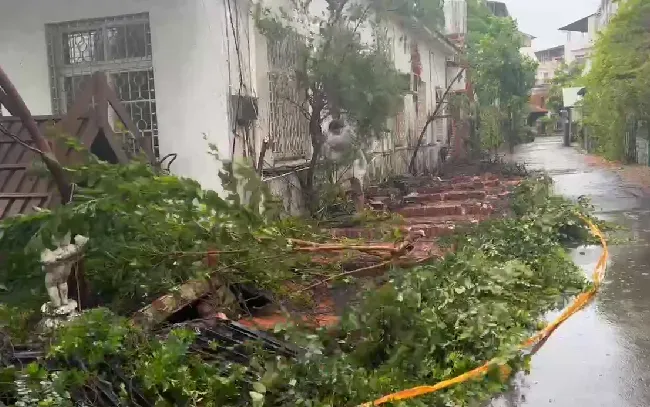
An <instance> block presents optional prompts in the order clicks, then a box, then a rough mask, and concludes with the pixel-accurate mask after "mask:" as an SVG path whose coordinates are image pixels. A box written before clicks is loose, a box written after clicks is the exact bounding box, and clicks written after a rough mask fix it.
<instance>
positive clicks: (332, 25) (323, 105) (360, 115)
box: [255, 0, 430, 214]
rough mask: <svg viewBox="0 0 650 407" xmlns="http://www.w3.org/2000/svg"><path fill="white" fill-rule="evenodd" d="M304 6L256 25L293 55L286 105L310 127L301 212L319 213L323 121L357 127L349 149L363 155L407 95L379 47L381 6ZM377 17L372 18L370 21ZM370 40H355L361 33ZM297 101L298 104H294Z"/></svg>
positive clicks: (267, 14) (263, 14)
mask: <svg viewBox="0 0 650 407" xmlns="http://www.w3.org/2000/svg"><path fill="white" fill-rule="evenodd" d="M314 7H315V6H314V4H313V3H312V2H311V1H307V0H294V1H292V10H291V11H290V12H287V11H285V10H282V9H280V10H274V9H262V8H261V7H258V9H257V10H256V13H255V18H256V21H257V25H258V27H259V29H260V30H261V31H262V33H264V34H265V35H266V37H267V38H268V41H271V42H276V43H283V42H285V43H287V44H291V45H287V47H292V48H295V49H297V50H298V52H297V56H296V58H295V61H292V66H290V67H289V68H290V69H291V71H290V72H289V73H288V74H287V78H285V79H286V80H287V82H288V84H289V86H290V87H292V88H294V91H293V92H289V94H287V95H286V99H289V102H290V103H292V104H293V105H297V106H300V107H301V108H303V109H302V110H303V114H304V115H305V116H306V117H307V119H308V120H309V123H310V124H309V134H310V136H311V143H312V147H313V148H312V157H311V160H310V168H309V169H308V170H307V171H304V172H303V173H301V174H300V175H301V177H302V182H301V188H302V190H303V195H304V198H305V202H306V206H307V208H308V209H309V210H310V212H311V213H312V214H313V213H314V212H316V211H317V210H318V209H319V206H320V205H319V202H318V200H319V199H318V198H319V197H318V191H319V190H320V186H319V185H318V183H319V180H320V179H321V178H323V177H321V176H320V175H319V174H317V171H320V167H319V166H318V165H317V164H319V163H320V162H321V160H322V156H323V143H324V142H325V138H324V135H323V131H322V125H323V120H324V118H325V117H326V116H328V115H331V116H333V117H341V116H343V117H345V118H346V119H347V120H348V121H349V122H350V124H352V125H354V127H355V128H356V131H355V136H356V138H357V139H356V140H355V141H354V144H355V147H356V149H361V148H366V147H367V146H368V145H369V144H370V142H371V141H372V140H373V139H374V138H381V137H383V136H384V135H385V133H386V122H387V120H388V118H389V117H392V116H394V115H395V114H396V113H397V111H398V109H399V108H400V104H401V103H403V98H402V96H403V95H404V94H405V92H406V91H407V90H408V87H409V86H408V82H406V80H405V76H404V75H402V74H400V73H399V72H398V71H397V70H396V69H395V67H394V64H393V62H392V60H391V57H390V51H389V50H388V49H387V47H386V45H387V43H386V41H385V39H386V30H385V29H383V28H381V26H380V24H379V21H378V20H379V19H380V18H381V16H382V13H381V12H379V13H375V12H374V11H375V10H376V8H377V7H379V9H380V11H385V9H382V8H381V7H382V5H381V4H380V5H379V6H378V5H376V4H374V3H372V2H371V3H368V4H358V3H356V2H350V1H347V0H329V1H327V8H326V9H325V10H322V11H321V10H315V9H314ZM398 8H400V9H401V10H402V11H404V12H412V11H413V12H417V13H425V14H427V15H428V14H429V13H430V12H429V11H427V10H429V6H426V7H425V6H424V5H420V4H419V3H418V2H405V1H399V4H398ZM375 17H376V18H375ZM363 30H367V31H368V32H372V33H373V38H371V39H368V38H362V34H361V33H362V31H363ZM296 95H298V97H296Z"/></svg>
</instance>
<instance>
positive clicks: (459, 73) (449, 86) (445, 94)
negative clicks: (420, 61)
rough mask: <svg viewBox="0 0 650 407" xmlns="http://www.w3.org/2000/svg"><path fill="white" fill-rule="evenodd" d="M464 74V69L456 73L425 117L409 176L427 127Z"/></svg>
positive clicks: (412, 172) (412, 170)
mask: <svg viewBox="0 0 650 407" xmlns="http://www.w3.org/2000/svg"><path fill="white" fill-rule="evenodd" d="M464 72H465V68H461V69H460V70H459V71H458V74H457V75H456V76H455V77H454V79H452V80H451V82H450V83H449V85H448V86H447V89H445V93H443V94H442V98H440V101H439V102H438V104H437V105H436V108H435V110H434V111H433V113H431V114H430V115H429V117H427V121H426V123H424V127H423V128H422V131H421V132H420V137H419V138H418V142H417V144H416V145H415V150H414V151H413V155H412V156H411V162H410V163H409V172H410V173H411V174H413V175H415V160H416V158H417V155H418V152H419V150H420V147H421V145H422V141H423V140H424V135H425V134H426V133H427V129H428V128H429V125H430V124H431V123H432V122H433V121H434V120H435V119H437V118H438V113H439V112H440V109H441V108H442V104H443V103H444V101H445V98H446V97H447V95H448V94H449V92H450V91H451V88H452V87H453V86H454V83H456V82H457V81H458V80H459V79H460V77H461V76H462V75H463V73H464Z"/></svg>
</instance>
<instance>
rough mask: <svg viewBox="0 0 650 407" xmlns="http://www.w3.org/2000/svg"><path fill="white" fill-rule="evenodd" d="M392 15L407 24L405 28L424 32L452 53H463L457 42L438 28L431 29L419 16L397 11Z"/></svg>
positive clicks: (404, 24) (399, 21) (401, 22)
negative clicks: (410, 15) (404, 14)
mask: <svg viewBox="0 0 650 407" xmlns="http://www.w3.org/2000/svg"><path fill="white" fill-rule="evenodd" d="M391 17H392V18H393V19H394V20H395V22H397V23H399V24H400V25H403V26H405V29H407V30H410V31H412V32H418V33H420V34H423V35H424V36H425V37H427V38H428V39H429V40H432V41H433V42H436V43H438V44H440V45H442V46H443V47H444V48H445V49H446V50H447V51H449V52H450V53H451V54H452V55H455V54H461V53H462V50H461V49H460V48H458V46H456V44H454V43H453V42H451V41H450V40H449V39H448V38H447V37H446V36H444V35H443V34H442V33H440V32H439V31H438V30H431V29H430V28H428V27H426V26H425V25H424V24H422V22H420V20H418V19H417V18H415V17H404V16H401V15H399V14H397V13H391Z"/></svg>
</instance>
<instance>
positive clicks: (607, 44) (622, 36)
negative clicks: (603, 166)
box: [584, 0, 650, 160]
mask: <svg viewBox="0 0 650 407" xmlns="http://www.w3.org/2000/svg"><path fill="white" fill-rule="evenodd" d="M649 19H650V4H649V3H648V2H647V1H644V0H629V1H625V2H621V3H620V6H619V10H618V12H617V14H616V15H615V16H614V17H613V18H612V20H611V21H610V23H609V24H608V25H607V27H606V28H605V29H604V30H603V32H602V33H601V35H600V37H599V38H598V40H597V42H596V45H595V49H594V53H593V57H592V68H591V70H590V72H589V73H588V75H587V77H586V86H587V95H586V96H585V100H584V113H585V117H584V122H585V124H587V125H588V126H589V133H590V136H591V137H592V138H593V139H594V140H595V142H596V143H595V144H596V145H597V152H598V153H600V154H602V155H603V156H605V157H606V158H608V159H612V160H625V159H626V158H627V157H626V151H625V133H626V130H627V126H628V124H629V123H636V121H639V120H640V121H648V120H649V117H648V112H650V93H649V92H650V63H649V62H648V61H649V60H650V58H649V57H650V32H649V29H648V21H649Z"/></svg>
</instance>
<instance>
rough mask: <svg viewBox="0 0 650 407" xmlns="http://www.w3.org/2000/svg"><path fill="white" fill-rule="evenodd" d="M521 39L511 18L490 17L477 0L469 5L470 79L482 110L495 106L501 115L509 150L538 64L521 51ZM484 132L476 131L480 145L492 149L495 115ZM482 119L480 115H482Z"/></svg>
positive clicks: (522, 118) (518, 132) (517, 134)
mask: <svg viewBox="0 0 650 407" xmlns="http://www.w3.org/2000/svg"><path fill="white" fill-rule="evenodd" d="M522 40H523V39H522V36H521V33H520V32H519V30H518V28H517V24H516V22H515V21H514V20H513V19H512V18H502V17H496V16H494V15H492V14H491V13H490V12H489V10H488V9H487V7H486V6H485V5H484V4H483V3H482V2H480V1H478V0H473V1H470V2H468V36H467V57H468V60H469V63H470V67H471V71H470V80H471V81H472V85H473V87H474V89H475V91H476V96H477V99H478V104H479V109H478V110H479V111H480V110H481V109H486V108H487V109H491V108H493V107H497V108H498V109H499V110H500V112H501V113H500V114H501V116H502V118H501V120H500V121H501V123H500V126H499V127H500V132H501V133H502V136H501V137H502V138H503V141H505V142H507V144H508V145H509V146H510V147H511V148H512V147H514V145H515V144H518V143H519V142H520V141H521V137H520V136H521V135H522V134H523V133H524V131H523V126H524V123H525V118H526V115H527V114H528V111H527V106H528V100H529V96H530V90H531V88H532V87H533V85H534V84H535V72H536V70H537V62H535V61H533V60H532V59H530V58H528V57H527V56H525V55H523V54H522V53H521V52H520V48H521V47H522V45H523V43H522ZM488 115H489V118H490V119H491V120H488V121H487V124H488V127H487V128H486V129H482V128H479V131H480V132H481V138H486V139H487V141H485V142H484V143H483V144H484V145H486V144H487V145H488V146H489V147H491V148H494V143H495V142H496V141H497V140H499V138H500V137H498V136H495V135H494V128H493V126H492V125H493V124H494V123H493V120H494V118H495V117H494V116H495V114H494V112H489V113H488ZM481 118H483V115H482V113H481Z"/></svg>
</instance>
